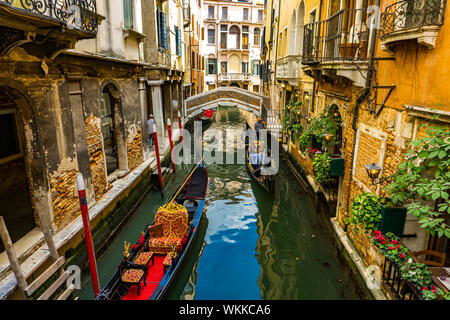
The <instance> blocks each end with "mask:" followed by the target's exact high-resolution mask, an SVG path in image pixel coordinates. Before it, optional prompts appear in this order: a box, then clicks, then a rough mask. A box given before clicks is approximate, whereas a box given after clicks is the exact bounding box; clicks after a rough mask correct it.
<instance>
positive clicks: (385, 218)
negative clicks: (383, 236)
mask: <svg viewBox="0 0 450 320" xmlns="http://www.w3.org/2000/svg"><path fill="white" fill-rule="evenodd" d="M380 205H381V223H380V230H381V232H383V233H387V232H392V233H394V234H396V235H401V234H403V229H404V227H405V220H406V208H403V207H398V206H397V205H396V204H394V203H393V202H392V200H391V199H390V198H387V197H381V198H380Z"/></svg>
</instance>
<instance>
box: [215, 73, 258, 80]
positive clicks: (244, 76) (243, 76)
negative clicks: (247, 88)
mask: <svg viewBox="0 0 450 320" xmlns="http://www.w3.org/2000/svg"><path fill="white" fill-rule="evenodd" d="M250 78H251V74H250V73H226V72H222V73H219V81H245V80H250Z"/></svg>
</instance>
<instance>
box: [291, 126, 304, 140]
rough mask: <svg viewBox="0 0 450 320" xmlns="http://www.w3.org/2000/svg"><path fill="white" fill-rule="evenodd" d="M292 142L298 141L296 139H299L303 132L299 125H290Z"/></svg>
mask: <svg viewBox="0 0 450 320" xmlns="http://www.w3.org/2000/svg"><path fill="white" fill-rule="evenodd" d="M291 130H292V140H293V141H294V142H296V141H298V139H299V138H300V136H301V134H302V132H303V127H302V125H301V124H300V123H294V124H293V125H292V128H291Z"/></svg>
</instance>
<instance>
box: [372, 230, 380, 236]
mask: <svg viewBox="0 0 450 320" xmlns="http://www.w3.org/2000/svg"><path fill="white" fill-rule="evenodd" d="M373 234H374V235H375V236H379V235H381V231H380V230H375V231H374V232H373Z"/></svg>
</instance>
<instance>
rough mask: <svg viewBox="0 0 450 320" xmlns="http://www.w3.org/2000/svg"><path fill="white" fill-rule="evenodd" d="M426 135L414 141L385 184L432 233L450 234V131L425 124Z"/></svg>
mask: <svg viewBox="0 0 450 320" xmlns="http://www.w3.org/2000/svg"><path fill="white" fill-rule="evenodd" d="M425 128H426V130H425V135H424V136H422V137H420V138H417V139H416V140H414V141H412V142H410V144H409V147H410V149H409V150H407V152H406V160H405V161H404V162H403V163H401V164H400V165H399V167H398V170H397V171H396V173H395V174H394V175H392V176H391V178H392V182H391V183H390V184H389V185H388V186H386V187H385V190H386V191H387V192H388V193H389V194H390V195H391V198H392V201H393V202H394V203H401V204H403V205H404V206H405V207H406V208H407V210H408V211H407V212H408V214H412V215H414V216H415V217H417V218H419V223H420V224H421V227H422V228H425V229H426V230H428V231H429V232H430V233H431V234H432V235H434V234H437V235H438V236H439V237H442V236H445V237H447V238H450V226H449V225H448V224H447V223H446V219H447V217H448V214H449V213H450V199H449V192H450V191H449V190H450V131H449V130H448V129H447V128H444V127H435V126H428V125H425Z"/></svg>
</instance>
